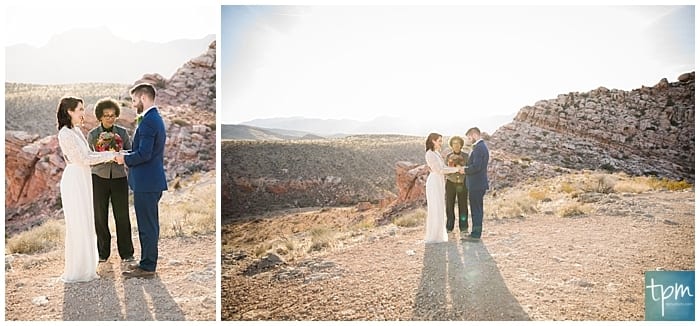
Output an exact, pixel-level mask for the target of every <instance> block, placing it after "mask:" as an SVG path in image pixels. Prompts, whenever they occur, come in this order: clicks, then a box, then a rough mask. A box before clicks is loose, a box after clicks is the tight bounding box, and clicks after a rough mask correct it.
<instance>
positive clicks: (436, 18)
mask: <svg viewBox="0 0 700 326" xmlns="http://www.w3.org/2000/svg"><path fill="white" fill-rule="evenodd" d="M220 47H221V48H220V51H221V63H220V68H221V69H220V71H219V73H218V75H219V76H220V77H219V78H220V93H219V95H218V100H219V101H220V105H219V111H218V112H217V116H218V118H219V120H218V121H219V122H220V124H221V125H220V126H219V133H220V137H221V155H220V160H221V162H220V163H221V170H220V172H219V177H220V178H221V184H220V185H221V198H220V200H221V201H220V202H221V292H220V293H221V320H224V321H241V320H282V321H289V320H343V321H381V320H399V321H414V320H415V321H435V320H444V321H460V320H462V321H474V320H476V321H482V320H483V321H521V320H527V321H553V320H576V321H580V320H583V321H589V320H590V321H598V320H600V321H603V320H605V321H608V320H619V321H637V320H695V300H694V295H695V275H694V273H695V264H696V262H695V61H694V58H695V7H694V6H680V5H675V6H527V5H523V6H473V5H464V6H428V5H425V6H319V5H312V6H271V5H252V6H243V5H224V6H221V32H220Z"/></svg>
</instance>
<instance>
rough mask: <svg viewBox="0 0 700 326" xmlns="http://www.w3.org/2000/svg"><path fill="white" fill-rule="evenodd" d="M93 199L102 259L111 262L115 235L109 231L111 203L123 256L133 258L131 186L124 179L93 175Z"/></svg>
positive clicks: (99, 251)
mask: <svg viewBox="0 0 700 326" xmlns="http://www.w3.org/2000/svg"><path fill="white" fill-rule="evenodd" d="M92 198H93V210H94V212H95V233H96V234H97V252H98V254H99V255H100V258H102V259H107V258H109V255H110V253H111V248H112V246H111V241H112V233H111V232H110V231H109V203H110V202H111V203H112V214H113V215H114V226H115V228H116V230H117V249H118V251H119V256H120V257H121V258H122V259H123V258H129V257H132V256H133V255H134V244H133V242H132V241H131V221H130V220H129V184H128V183H127V181H126V177H124V178H115V179H105V178H101V177H99V176H97V175H94V174H93V175H92Z"/></svg>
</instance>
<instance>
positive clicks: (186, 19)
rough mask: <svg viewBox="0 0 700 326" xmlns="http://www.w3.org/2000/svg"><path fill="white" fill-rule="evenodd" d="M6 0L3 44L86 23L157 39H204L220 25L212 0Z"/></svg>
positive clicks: (32, 40)
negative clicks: (145, 29)
mask: <svg viewBox="0 0 700 326" xmlns="http://www.w3.org/2000/svg"><path fill="white" fill-rule="evenodd" d="M3 2H5V3H4V4H3V6H4V7H5V8H4V9H5V12H4V14H5V17H4V18H5V27H6V28H5V31H4V32H3V34H4V37H5V42H4V44H5V46H10V45H15V44H18V43H23V44H29V45H33V46H42V45H45V44H46V43H47V42H48V40H49V39H50V38H51V36H53V35H55V34H60V33H63V32H65V31H68V30H71V29H74V28H82V27H100V26H106V27H107V28H108V29H109V30H111V31H112V33H114V34H115V35H116V36H118V37H121V38H124V39H127V40H132V41H153V42H169V41H172V40H177V39H200V38H202V37H204V36H206V35H209V34H215V33H217V32H218V27H219V25H218V24H219V15H220V10H219V9H220V6H219V2H218V1H213V0H198V1H186V2H182V1H164V0H148V1H137V0H119V1H84V0H62V1H47V0H23V1H17V0H4V1H3ZM144 27H146V28H147V31H146V32H144Z"/></svg>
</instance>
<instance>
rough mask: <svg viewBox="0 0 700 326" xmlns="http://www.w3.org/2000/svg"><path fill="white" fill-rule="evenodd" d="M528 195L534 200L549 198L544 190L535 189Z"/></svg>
mask: <svg viewBox="0 0 700 326" xmlns="http://www.w3.org/2000/svg"><path fill="white" fill-rule="evenodd" d="M528 196H530V198H532V199H534V200H537V201H542V200H544V199H545V198H547V192H546V191H544V190H538V189H533V190H530V191H529V192H528Z"/></svg>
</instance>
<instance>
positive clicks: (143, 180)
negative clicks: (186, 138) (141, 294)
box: [122, 83, 168, 277]
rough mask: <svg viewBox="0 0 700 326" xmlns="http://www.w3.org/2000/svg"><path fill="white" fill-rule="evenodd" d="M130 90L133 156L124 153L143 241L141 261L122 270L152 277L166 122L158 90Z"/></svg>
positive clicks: (140, 86)
mask: <svg viewBox="0 0 700 326" xmlns="http://www.w3.org/2000/svg"><path fill="white" fill-rule="evenodd" d="M129 93H130V94H131V101H132V104H133V106H134V107H136V112H137V113H138V116H137V125H136V131H134V142H133V145H132V152H131V154H130V155H125V156H123V162H124V164H126V166H128V167H129V177H128V180H129V187H130V188H131V190H133V192H134V208H135V210H136V222H137V224H138V229H139V241H140V242H141V260H140V261H139V263H138V264H133V265H131V266H130V269H129V270H128V271H125V272H124V273H122V274H123V275H124V276H125V277H153V276H154V275H155V271H156V265H157V261H158V237H159V235H160V226H159V224H158V223H159V222H158V202H159V201H160V198H161V196H162V194H163V191H164V190H168V184H167V181H166V179H165V169H164V168H163V152H164V150H165V124H164V123H163V119H162V118H161V116H160V114H159V113H158V108H157V107H156V106H155V98H156V90H155V88H154V87H153V86H152V85H150V84H146V83H142V84H138V85H136V86H134V87H133V88H132V89H131V90H130V91H129Z"/></svg>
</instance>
